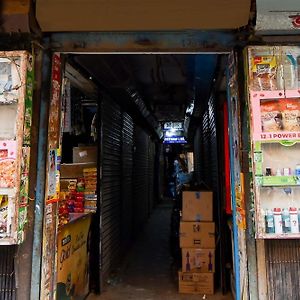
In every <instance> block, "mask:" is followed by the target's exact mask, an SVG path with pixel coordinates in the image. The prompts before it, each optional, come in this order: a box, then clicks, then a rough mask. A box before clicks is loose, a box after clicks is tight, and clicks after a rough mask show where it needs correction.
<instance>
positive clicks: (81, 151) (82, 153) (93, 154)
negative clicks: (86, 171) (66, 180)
mask: <svg viewBox="0 0 300 300" xmlns="http://www.w3.org/2000/svg"><path fill="white" fill-rule="evenodd" d="M86 162H97V147H95V146H82V147H74V148H73V163H86Z"/></svg>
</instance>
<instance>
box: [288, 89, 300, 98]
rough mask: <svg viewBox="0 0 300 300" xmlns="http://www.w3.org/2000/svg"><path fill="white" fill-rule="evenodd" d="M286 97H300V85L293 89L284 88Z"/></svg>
mask: <svg viewBox="0 0 300 300" xmlns="http://www.w3.org/2000/svg"><path fill="white" fill-rule="evenodd" d="M285 96H286V98H300V87H299V88H298V89H294V90H285Z"/></svg>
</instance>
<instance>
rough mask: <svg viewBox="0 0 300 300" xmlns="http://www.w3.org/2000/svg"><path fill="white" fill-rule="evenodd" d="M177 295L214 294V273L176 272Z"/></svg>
mask: <svg viewBox="0 0 300 300" xmlns="http://www.w3.org/2000/svg"><path fill="white" fill-rule="evenodd" d="M178 277H179V280H178V281H179V293H182V294H207V295H212V294H214V273H191V272H188V273H185V272H178Z"/></svg>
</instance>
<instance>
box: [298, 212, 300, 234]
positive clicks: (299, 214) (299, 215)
mask: <svg viewBox="0 0 300 300" xmlns="http://www.w3.org/2000/svg"><path fill="white" fill-rule="evenodd" d="M298 224H299V232H300V208H298Z"/></svg>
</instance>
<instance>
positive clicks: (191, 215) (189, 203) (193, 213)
mask: <svg viewBox="0 0 300 300" xmlns="http://www.w3.org/2000/svg"><path fill="white" fill-rule="evenodd" d="M182 220H183V221H192V222H195V221H201V222H203V221H205V222H211V221H212V220H213V193H212V192H209V191H196V192H192V191H184V192H183V193H182Z"/></svg>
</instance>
